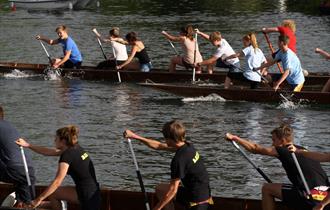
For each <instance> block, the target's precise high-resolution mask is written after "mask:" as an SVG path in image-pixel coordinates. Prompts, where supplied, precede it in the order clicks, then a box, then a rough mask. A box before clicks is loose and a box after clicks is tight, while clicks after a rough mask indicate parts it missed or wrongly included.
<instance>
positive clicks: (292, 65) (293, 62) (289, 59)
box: [254, 35, 305, 92]
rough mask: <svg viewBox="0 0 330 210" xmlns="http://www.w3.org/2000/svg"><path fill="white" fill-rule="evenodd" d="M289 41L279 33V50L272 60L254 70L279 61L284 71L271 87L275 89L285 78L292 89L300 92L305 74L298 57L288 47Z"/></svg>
mask: <svg viewBox="0 0 330 210" xmlns="http://www.w3.org/2000/svg"><path fill="white" fill-rule="evenodd" d="M289 42H290V40H289V37H287V36H285V35H280V36H279V37H278V46H279V48H280V51H279V52H278V53H277V54H276V56H275V58H274V59H273V60H272V61H270V62H268V63H265V64H263V65H261V66H260V67H258V68H255V69H254V70H256V71H257V70H260V69H263V68H267V67H270V66H272V65H274V64H275V63H276V62H279V61H281V62H282V66H283V70H284V73H283V74H282V75H281V78H280V79H279V80H278V81H276V82H274V85H273V88H274V89H275V91H277V90H278V89H279V87H280V85H281V84H282V83H283V82H284V80H286V81H287V82H288V83H289V84H290V86H291V89H292V91H294V92H300V91H301V89H302V88H303V86H304V82H305V76H304V73H303V71H302V68H301V63H300V60H299V58H298V57H297V55H296V54H295V53H294V52H293V51H292V50H290V48H289V47H288V44H289Z"/></svg>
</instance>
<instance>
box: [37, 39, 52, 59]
mask: <svg viewBox="0 0 330 210" xmlns="http://www.w3.org/2000/svg"><path fill="white" fill-rule="evenodd" d="M39 42H40V44H41V46H42V48H43V49H44V51H45V53H46V55H47V57H48V61H49V63H50V64H52V59H51V57H50V55H49V53H48V51H47V49H46V47H45V45H44V43H42V41H41V40H39Z"/></svg>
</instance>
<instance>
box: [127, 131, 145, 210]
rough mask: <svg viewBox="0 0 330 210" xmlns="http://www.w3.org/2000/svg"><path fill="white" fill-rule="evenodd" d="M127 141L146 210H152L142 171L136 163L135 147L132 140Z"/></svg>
mask: <svg viewBox="0 0 330 210" xmlns="http://www.w3.org/2000/svg"><path fill="white" fill-rule="evenodd" d="M127 141H128V145H129V148H130V150H131V153H132V157H133V162H134V165H135V169H136V175H137V178H138V180H139V184H140V187H141V192H142V193H143V195H144V203H145V206H146V210H150V205H149V201H148V195H147V192H146V191H145V188H144V184H143V180H142V176H141V173H140V169H139V166H138V163H137V161H136V157H135V153H134V150H133V145H132V142H131V139H130V138H128V139H127Z"/></svg>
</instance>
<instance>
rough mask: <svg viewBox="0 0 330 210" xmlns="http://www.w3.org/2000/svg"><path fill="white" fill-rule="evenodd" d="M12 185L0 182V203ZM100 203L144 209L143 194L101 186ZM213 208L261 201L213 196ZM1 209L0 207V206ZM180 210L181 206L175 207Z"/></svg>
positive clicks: (256, 209)
mask: <svg viewBox="0 0 330 210" xmlns="http://www.w3.org/2000/svg"><path fill="white" fill-rule="evenodd" d="M13 189H14V188H13V186H12V185H10V184H5V183H1V184H0V203H2V201H3V200H4V199H5V198H6V197H7V196H8V195H9V194H10V193H12V192H13ZM45 189H46V186H37V187H36V192H37V194H39V193H41V192H42V191H43V190H45ZM101 195H102V205H101V210H133V209H134V210H145V205H144V199H143V194H142V193H140V192H132V191H122V190H110V189H109V188H102V190H101ZM148 198H149V203H150V206H151V207H154V206H155V205H156V203H157V201H158V200H157V198H156V196H155V194H154V193H148ZM213 200H214V205H213V206H212V208H211V209H213V210H229V209H230V210H261V201H260V200H254V199H242V198H224V197H214V198H213ZM0 209H1V208H0ZM76 209H78V205H75V204H71V203H68V210H76ZM176 209H177V210H181V208H179V207H178V208H176ZM276 209H277V210H280V209H282V210H289V209H288V208H286V207H284V206H283V205H282V204H281V203H279V202H278V203H277V205H276Z"/></svg>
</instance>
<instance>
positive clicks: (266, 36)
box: [263, 32, 283, 74]
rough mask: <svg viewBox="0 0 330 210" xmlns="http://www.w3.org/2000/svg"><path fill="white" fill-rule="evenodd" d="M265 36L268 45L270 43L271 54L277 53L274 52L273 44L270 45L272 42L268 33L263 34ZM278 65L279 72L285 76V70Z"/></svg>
mask: <svg viewBox="0 0 330 210" xmlns="http://www.w3.org/2000/svg"><path fill="white" fill-rule="evenodd" d="M263 34H264V35H265V38H266V41H267V43H268V47H269V49H270V52H271V53H274V52H275V51H274V48H273V46H272V43H270V40H269V37H268V35H267V33H265V32H263ZM276 65H277V68H278V70H280V72H281V73H282V74H283V69H282V67H281V66H280V64H279V63H277V62H276Z"/></svg>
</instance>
